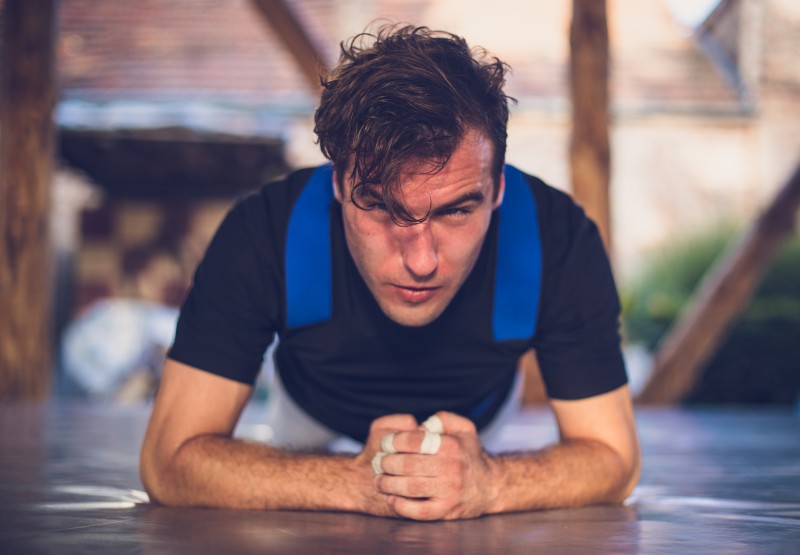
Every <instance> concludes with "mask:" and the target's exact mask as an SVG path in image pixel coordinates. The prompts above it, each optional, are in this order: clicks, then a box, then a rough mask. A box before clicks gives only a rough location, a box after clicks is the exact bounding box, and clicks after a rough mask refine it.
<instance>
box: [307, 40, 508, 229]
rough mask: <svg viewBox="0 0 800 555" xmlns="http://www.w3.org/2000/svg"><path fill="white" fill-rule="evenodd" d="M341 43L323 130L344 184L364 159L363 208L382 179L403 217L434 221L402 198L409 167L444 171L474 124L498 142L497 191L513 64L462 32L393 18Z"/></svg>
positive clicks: (386, 196) (321, 118)
mask: <svg viewBox="0 0 800 555" xmlns="http://www.w3.org/2000/svg"><path fill="white" fill-rule="evenodd" d="M340 46H341V56H340V59H339V65H338V66H337V67H336V68H335V69H334V70H333V71H332V72H331V73H330V74H329V75H327V76H326V77H323V78H322V79H321V83H322V86H323V92H322V98H321V102H320V106H319V108H318V109H317V112H316V114H315V116H314V121H315V127H314V132H315V133H316V134H317V138H318V142H319V145H320V148H321V150H322V153H323V154H324V155H325V157H326V158H328V159H329V160H330V161H331V162H332V163H333V165H334V168H335V169H336V173H337V176H338V183H337V186H338V187H340V188H341V190H343V179H344V175H345V173H346V172H347V170H348V167H349V164H350V162H351V161H353V162H354V163H353V167H352V169H351V170H350V175H349V177H350V178H351V179H353V180H354V181H355V186H354V187H353V189H352V191H351V195H350V197H351V200H352V201H353V203H354V204H355V205H356V206H358V207H359V208H362V209H368V208H365V207H364V206H363V205H361V204H359V197H360V193H361V191H360V189H361V188H362V187H364V186H365V185H378V186H379V189H380V194H381V196H382V198H383V201H384V203H385V204H386V207H387V210H388V211H389V213H390V214H391V217H392V220H393V221H394V222H395V223H398V224H400V225H411V224H414V223H418V222H421V221H424V220H425V219H427V217H428V216H427V215H425V216H424V217H422V218H415V217H414V216H413V215H412V214H411V212H410V211H409V210H408V208H407V207H406V206H405V204H404V203H403V202H402V200H399V199H398V198H397V195H395V191H396V189H397V187H398V186H399V185H398V183H399V177H400V172H401V170H402V168H403V167H404V166H405V165H406V164H407V163H409V162H413V161H426V162H429V163H431V164H432V170H431V174H435V173H437V172H439V171H441V169H442V168H443V167H444V166H445V164H447V162H448V160H449V159H450V157H451V156H452V154H453V152H454V151H455V149H456V148H457V147H458V145H459V143H460V142H461V140H462V139H463V138H464V135H465V133H466V131H467V130H468V129H469V128H474V129H477V130H478V131H480V132H482V133H483V134H484V135H485V136H486V137H487V138H488V139H490V140H491V142H492V143H493V146H494V158H493V160H492V174H493V177H494V179H495V194H496V191H497V184H498V183H499V179H500V174H501V172H502V169H503V164H504V161H505V152H506V125H507V123H508V102H509V100H513V99H512V98H510V97H508V96H506V95H505V94H504V93H503V85H504V84H505V74H506V70H507V68H508V66H507V65H506V64H504V63H503V62H501V61H500V60H498V59H497V58H493V57H489V56H488V55H487V54H486V52H485V51H484V50H483V49H475V50H471V49H470V48H469V46H468V45H467V43H466V41H465V40H464V39H463V38H461V37H458V36H456V35H453V34H451V33H446V32H443V31H432V30H430V29H428V28H427V27H414V26H410V25H406V26H395V25H386V26H383V27H381V28H380V29H378V31H377V32H376V33H375V34H372V33H361V34H359V35H357V36H355V37H353V38H352V39H350V40H349V41H346V42H342V43H341V45H340Z"/></svg>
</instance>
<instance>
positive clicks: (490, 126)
mask: <svg viewBox="0 0 800 555" xmlns="http://www.w3.org/2000/svg"><path fill="white" fill-rule="evenodd" d="M504 73H505V67H504V65H503V64H502V63H501V62H500V61H498V60H497V59H491V60H489V59H485V58H484V57H483V56H482V55H479V54H476V53H473V52H471V51H470V50H469V48H468V47H467V45H466V43H465V42H464V41H463V39H461V38H459V37H456V36H453V35H450V34H446V33H435V32H431V31H429V30H427V29H425V28H412V27H403V28H384V29H382V30H380V31H379V32H378V33H377V35H376V36H373V35H362V36H359V37H356V39H354V40H353V41H351V42H350V43H349V44H348V45H343V48H342V59H341V62H340V65H339V67H337V69H336V70H334V72H333V73H332V74H331V75H330V76H328V77H327V79H326V81H325V89H324V92H323V94H322V99H321V104H320V107H319V109H318V111H317V114H316V129H315V131H316V132H317V135H318V137H319V141H320V146H321V148H322V151H323V153H324V154H325V155H326V157H327V158H328V159H329V160H330V161H331V165H329V166H323V167H321V168H316V169H312V170H301V171H299V172H296V173H294V174H293V175H291V176H289V177H288V178H287V179H286V180H284V181H282V182H280V183H276V184H271V185H268V186H266V187H264V188H262V189H261V190H260V191H259V192H258V193H257V194H255V195H253V196H251V197H249V198H247V199H245V200H243V201H242V202H240V203H239V204H238V205H237V206H236V207H235V208H234V209H233V210H232V211H231V213H230V214H229V215H228V217H227V218H226V220H225V222H224V223H223V224H222V226H221V227H220V229H219V231H218V232H217V235H216V237H215V239H214V241H213V242H212V244H211V246H210V247H209V250H208V252H207V254H206V257H205V259H204V261H203V262H202V263H201V265H200V266H199V268H198V270H197V274H196V276H195V282H194V285H193V289H192V291H191V293H190V295H189V297H188V298H187V300H186V302H185V304H184V306H183V308H182V313H181V319H180V322H179V324H178V330H177V335H176V339H175V344H174V345H173V347H172V350H171V351H170V354H169V358H168V360H167V362H166V364H165V366H164V373H163V380H162V384H161V388H160V390H159V393H158V396H157V398H156V401H155V406H154V409H153V415H152V418H151V421H150V425H149V428H148V431H147V436H146V438H145V442H144V446H143V448H142V461H141V473H142V480H143V482H144V484H145V487H146V488H147V490H148V492H149V493H150V496H151V498H152V499H153V500H154V501H156V502H160V503H164V504H168V505H181V506H191V505H195V506H221V507H243V508H245V507H246V508H265V509H308V510H315V509H319V510H342V511H356V512H364V513H370V514H375V515H384V516H401V517H407V518H412V519H429V520H430V519H456V518H471V517H477V516H480V515H483V514H489V513H498V512H507V511H521V510H532V509H541V508H552V507H566V506H578V505H585V504H591V503H618V502H620V501H622V500H623V499H624V498H625V497H626V496H627V495H628V493H629V492H630V490H631V488H632V487H633V486H634V484H635V483H636V480H637V478H638V471H639V451H638V443H637V438H636V431H635V427H634V422H633V411H632V406H631V399H630V394H629V391H628V387H627V385H626V376H625V369H624V366H623V363H622V357H621V354H620V349H619V335H618V331H617V328H618V323H617V320H618V316H619V303H618V300H617V296H616V291H615V288H614V282H613V278H612V276H611V271H610V268H609V265H608V261H607V259H606V255H605V252H604V250H603V246H602V243H601V241H600V238H599V235H598V233H597V230H596V228H595V226H594V225H593V224H592V223H591V222H590V221H589V220H588V219H587V218H586V217H585V216H584V214H583V212H582V211H581V210H580V209H579V208H577V207H576V206H575V205H574V204H573V203H572V201H571V200H570V199H569V197H567V196H566V195H564V194H562V193H559V192H557V191H556V190H554V189H552V188H549V187H548V186H546V185H545V184H543V183H542V182H541V181H539V180H537V179H536V178H534V177H531V176H527V175H524V174H522V173H521V172H519V171H518V170H516V169H514V168H513V167H511V166H506V165H505V162H504V158H505V145H506V123H507V119H508V98H507V97H506V96H505V94H504V93H503V90H502V87H503V85H504ZM275 334H277V335H278V336H279V338H280V342H279V344H278V348H277V350H276V354H275V362H276V368H277V376H276V384H275V387H274V388H273V390H272V392H271V403H272V407H273V408H272V409H271V411H272V414H273V419H272V422H271V423H272V425H273V428H274V429H275V434H276V440H277V441H276V443H277V445H262V444H255V443H250V442H246V441H242V440H239V439H235V438H233V437H232V432H233V429H234V426H235V424H236V422H237V420H238V418H239V416H240V413H241V411H242V409H243V407H244V405H245V403H246V402H247V400H248V398H249V395H250V393H251V389H252V384H253V382H254V380H255V377H256V374H257V371H258V368H259V366H260V363H261V358H262V356H263V353H264V350H265V349H266V347H267V346H268V344H269V343H270V342H271V340H272V339H273V336H274V335H275ZM531 347H534V348H535V349H536V352H537V356H538V358H539V364H540V366H541V369H542V374H543V377H544V380H545V383H546V385H547V389H548V393H549V395H550V397H551V406H552V408H553V411H554V413H555V416H556V420H557V422H558V426H559V430H560V436H561V439H560V441H559V443H558V444H556V445H553V446H551V447H549V448H547V449H544V450H541V451H538V452H530V453H514V454H499V455H493V456H490V455H489V454H487V453H486V451H485V450H484V448H483V444H482V441H481V437H482V436H479V435H478V434H479V432H481V433H488V432H489V431H491V430H492V429H494V428H496V425H497V423H498V422H499V421H500V419H501V418H502V416H503V415H504V414H505V413H507V412H508V411H509V410H510V409H511V408H513V405H514V403H515V401H516V400H517V399H516V396H517V392H518V391H519V385H520V384H519V378H518V372H517V361H518V359H519V357H520V355H522V353H524V352H525V351H526V350H527V349H529V348H531ZM431 415H435V418H432V419H429V417H430V416H431ZM425 419H428V420H425ZM423 420H425V422H424V424H421V422H423ZM341 435H344V436H349V437H351V438H353V439H356V440H358V441H361V442H363V443H364V446H363V450H362V451H361V453H360V454H358V455H357V456H343V455H328V454H310V453H301V452H298V451H293V450H291V449H286V448H283V447H281V445H295V446H298V445H301V446H306V447H313V446H317V447H319V446H322V445H324V444H325V443H326V442H327V441H329V440H330V439H332V438H335V437H336V436H341Z"/></svg>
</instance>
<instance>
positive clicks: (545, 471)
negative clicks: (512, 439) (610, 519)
mask: <svg viewBox="0 0 800 555" xmlns="http://www.w3.org/2000/svg"><path fill="white" fill-rule="evenodd" d="M492 460H493V463H494V465H493V466H494V475H495V478H494V479H493V480H492V485H493V487H492V493H493V503H492V507H491V510H490V511H489V512H496V513H500V512H512V511H525V510H533V509H553V508H561V507H578V506H585V505H593V504H606V503H620V502H622V501H623V500H624V499H625V497H627V495H628V494H629V493H630V490H631V489H632V488H633V486H634V484H635V482H636V480H637V479H638V462H634V463H626V462H625V461H624V460H623V459H622V457H620V456H619V455H618V454H617V453H616V452H615V451H614V450H613V449H611V448H610V447H608V446H607V445H605V444H603V443H600V442H596V441H590V440H571V441H565V442H562V443H560V444H557V445H553V446H551V447H548V448H546V449H544V450H542V451H538V452H535V453H514V454H503V455H498V456H496V457H493V459H492Z"/></svg>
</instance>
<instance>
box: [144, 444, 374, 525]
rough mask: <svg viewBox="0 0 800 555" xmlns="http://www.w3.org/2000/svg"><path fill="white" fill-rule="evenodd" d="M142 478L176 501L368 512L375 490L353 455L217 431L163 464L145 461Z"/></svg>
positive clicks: (160, 496) (164, 499)
mask: <svg viewBox="0 0 800 555" xmlns="http://www.w3.org/2000/svg"><path fill="white" fill-rule="evenodd" d="M143 478H144V480H145V483H146V486H147V489H148V491H149V492H150V494H151V496H153V497H155V499H156V500H157V501H159V502H160V503H163V504H166V505H177V506H206V507H228V508H246V509H314V510H326V509H332V510H343V511H366V505H367V504H366V502H365V501H366V500H365V499H364V497H365V495H366V491H368V489H367V488H369V489H371V477H370V475H369V473H365V472H364V471H363V469H361V468H359V466H358V465H357V463H356V459H354V458H353V457H343V456H328V455H312V454H299V453H291V452H287V451H283V450H280V449H276V448H273V447H269V446H267V445H263V444H257V443H252V442H247V441H243V440H239V439H232V438H229V437H224V436H213V435H204V436H200V437H196V438H194V439H192V440H190V441H188V442H186V443H185V444H183V445H182V446H181V447H180V448H179V449H178V450H177V451H176V452H175V453H174V454H173V455H172V457H171V458H170V459H169V460H168V461H165V462H164V463H163V464H160V465H148V464H144V461H143ZM362 483H363V487H359V486H360V485H362Z"/></svg>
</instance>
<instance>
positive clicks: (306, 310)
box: [285, 164, 333, 328]
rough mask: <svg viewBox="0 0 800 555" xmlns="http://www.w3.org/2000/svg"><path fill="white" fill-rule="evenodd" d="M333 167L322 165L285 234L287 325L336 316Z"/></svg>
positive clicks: (311, 180) (324, 319)
mask: <svg viewBox="0 0 800 555" xmlns="http://www.w3.org/2000/svg"><path fill="white" fill-rule="evenodd" d="M332 200H333V168H332V167H331V165H330V164H326V165H324V166H320V167H319V168H317V169H316V170H315V171H314V173H313V174H312V175H311V178H310V179H309V180H308V182H307V183H306V185H305V187H304V188H303V192H302V193H300V197H299V198H298V199H297V201H296V202H295V204H294V207H293V208H292V215H291V217H290V219H289V228H288V230H287V235H286V255H285V256H286V259H285V260H286V266H285V269H286V326H287V327H290V328H295V327H299V326H307V325H310V324H316V323H319V322H324V321H326V320H329V319H330V318H331V315H332V314H333V306H332V305H333V301H332V295H331V289H332V288H333V284H332V282H331V279H332V278H331V267H332V264H331V262H332V261H331V212H330V207H331V201H332Z"/></svg>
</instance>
